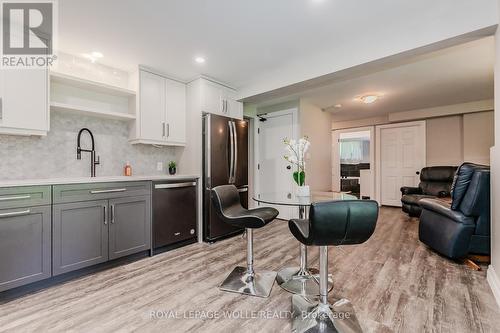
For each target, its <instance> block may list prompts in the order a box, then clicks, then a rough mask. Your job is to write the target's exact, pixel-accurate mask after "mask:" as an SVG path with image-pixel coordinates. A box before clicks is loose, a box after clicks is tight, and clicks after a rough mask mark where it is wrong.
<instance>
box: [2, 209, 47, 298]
mask: <svg viewBox="0 0 500 333" xmlns="http://www.w3.org/2000/svg"><path fill="white" fill-rule="evenodd" d="M50 220H51V212H50V206H39V207H32V208H15V209H2V210H0V291H3V290H7V289H10V288H14V287H18V286H22V285H25V284H28V283H31V282H35V281H39V280H43V279H45V278H49V277H50V276H51V273H50V271H51V269H50V262H51V254H50V233H51V230H50V229H51V226H50Z"/></svg>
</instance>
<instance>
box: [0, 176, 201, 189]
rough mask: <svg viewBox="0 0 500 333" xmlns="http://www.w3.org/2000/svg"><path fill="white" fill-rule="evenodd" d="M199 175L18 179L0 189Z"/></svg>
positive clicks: (176, 178) (153, 179)
mask: <svg viewBox="0 0 500 333" xmlns="http://www.w3.org/2000/svg"><path fill="white" fill-rule="evenodd" d="M199 178H200V176H199V175H182V174H180V175H173V176H171V175H155V176H130V177H126V176H109V177H106V176H105V177H95V178H91V177H74V178H46V179H20V180H4V181H1V180H0V188H5V187H21V186H42V185H45V186H48V185H70V184H91V183H112V182H134V181H162V180H164V181H169V180H171V181H174V180H183V179H199Z"/></svg>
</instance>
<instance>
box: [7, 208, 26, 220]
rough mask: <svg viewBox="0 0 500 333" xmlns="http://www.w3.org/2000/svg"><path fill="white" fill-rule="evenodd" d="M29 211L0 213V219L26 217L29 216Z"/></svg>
mask: <svg viewBox="0 0 500 333" xmlns="http://www.w3.org/2000/svg"><path fill="white" fill-rule="evenodd" d="M30 212H31V211H30V210H29V209H26V210H23V211H20V212H10V213H2V214H0V218H2V217H12V216H19V215H26V214H29V213H30Z"/></svg>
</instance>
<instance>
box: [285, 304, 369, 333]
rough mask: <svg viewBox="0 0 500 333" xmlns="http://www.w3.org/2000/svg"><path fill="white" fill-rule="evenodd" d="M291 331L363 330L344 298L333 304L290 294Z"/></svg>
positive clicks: (352, 309)
mask: <svg viewBox="0 0 500 333" xmlns="http://www.w3.org/2000/svg"><path fill="white" fill-rule="evenodd" d="M292 320H293V321H292V332H294V333H303V332H307V333H313V332H321V333H326V332H329V333H330V332H332V333H334V332H335V333H336V332H341V333H358V332H363V330H362V329H361V326H360V324H359V321H358V318H357V317H356V313H355V312H354V307H353V305H352V304H351V302H349V301H348V300H346V299H341V300H339V301H337V302H335V303H334V304H333V305H328V304H322V303H319V304H318V302H317V301H311V300H309V299H307V298H305V297H303V296H300V295H293V296H292Z"/></svg>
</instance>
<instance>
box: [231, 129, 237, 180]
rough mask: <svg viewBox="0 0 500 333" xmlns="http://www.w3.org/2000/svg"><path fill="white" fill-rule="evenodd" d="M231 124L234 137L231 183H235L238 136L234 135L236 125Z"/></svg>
mask: <svg viewBox="0 0 500 333" xmlns="http://www.w3.org/2000/svg"><path fill="white" fill-rule="evenodd" d="M232 123H233V135H234V140H233V141H234V162H233V164H234V166H233V182H235V183H236V170H238V136H237V135H236V123H235V122H234V121H232Z"/></svg>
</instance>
